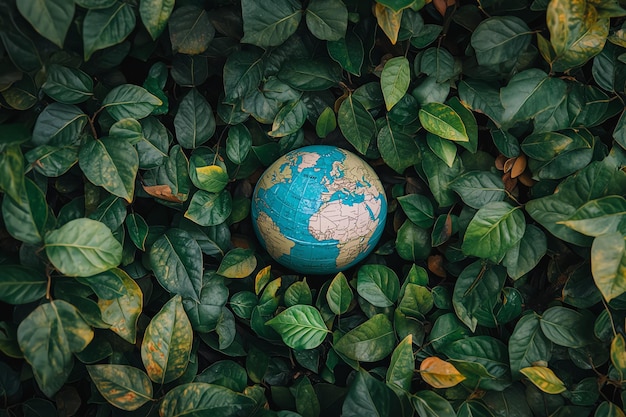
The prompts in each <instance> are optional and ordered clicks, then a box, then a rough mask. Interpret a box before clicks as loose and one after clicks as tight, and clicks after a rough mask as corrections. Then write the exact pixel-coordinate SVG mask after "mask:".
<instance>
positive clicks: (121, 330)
mask: <svg viewBox="0 0 626 417" xmlns="http://www.w3.org/2000/svg"><path fill="white" fill-rule="evenodd" d="M105 277H106V280H107V283H106V286H107V288H106V289H105V288H103V286H104V285H103V283H102V282H98V284H95V283H94V281H96V280H98V281H99V280H101V279H103V278H105ZM105 277H103V276H102V275H97V276H93V277H89V278H87V282H89V283H90V284H91V286H92V287H95V288H98V291H99V293H100V294H99V295H102V296H106V298H103V297H99V299H98V307H99V308H100V313H101V315H102V320H104V321H105V322H106V323H108V324H109V325H110V327H109V329H110V330H111V331H113V332H114V333H116V334H117V335H118V336H120V337H121V338H122V339H124V340H126V341H127V342H128V343H132V344H134V343H135V342H136V340H137V320H138V319H139V315H140V314H141V312H142V308H143V293H142V292H141V288H139V285H138V284H137V282H135V280H134V279H132V278H131V277H130V276H129V275H128V274H127V273H126V272H124V271H123V270H121V269H112V270H110V271H108V272H107V273H106V275H105ZM108 297H111V298H110V299H109V298H108Z"/></svg>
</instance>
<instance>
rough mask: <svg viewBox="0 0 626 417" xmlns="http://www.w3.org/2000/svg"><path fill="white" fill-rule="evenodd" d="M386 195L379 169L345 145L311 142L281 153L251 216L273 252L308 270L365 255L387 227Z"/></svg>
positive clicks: (332, 268)
mask: <svg viewBox="0 0 626 417" xmlns="http://www.w3.org/2000/svg"><path fill="white" fill-rule="evenodd" d="M386 216H387V199H386V197H385V191H384V189H383V186H382V184H381V182H380V180H379V179H378V176H377V175H376V172H375V171H374V170H373V169H372V167H371V166H370V165H368V164H367V163H366V162H365V161H363V160H362V159H361V158H359V157H358V156H356V155H355V154H353V153H352V152H349V151H347V150H345V149H341V148H338V147H335V146H328V145H311V146H305V147H303V148H299V149H295V150H293V151H291V152H288V153H287V154H285V155H283V156H282V157H280V158H279V159H278V160H276V161H275V162H274V163H273V164H272V165H271V166H269V167H268V168H267V170H266V171H265V172H264V173H263V175H261V177H260V178H259V180H258V182H257V184H256V187H255V189H254V193H253V196H252V224H253V227H254V230H255V233H256V235H257V237H258V238H259V241H260V242H261V244H262V245H263V247H264V248H265V249H266V250H267V252H268V253H269V254H270V256H271V257H272V258H274V259H275V260H276V261H278V262H279V263H281V264H282V265H284V266H286V267H288V268H290V269H292V270H294V271H297V272H300V273H306V274H330V273H336V272H338V271H342V270H345V269H347V268H349V267H351V266H353V265H355V264H357V263H358V262H360V261H361V260H363V259H364V258H365V257H366V256H367V255H368V254H369V253H370V252H371V251H372V249H374V247H375V246H376V244H377V242H378V240H379V239H380V236H381V235H382V232H383V229H384V227H385V219H386Z"/></svg>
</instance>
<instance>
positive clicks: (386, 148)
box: [376, 120, 420, 174]
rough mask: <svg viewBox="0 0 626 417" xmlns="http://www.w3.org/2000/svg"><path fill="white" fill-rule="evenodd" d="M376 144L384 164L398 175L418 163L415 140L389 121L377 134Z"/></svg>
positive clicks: (417, 150) (418, 156)
mask: <svg viewBox="0 0 626 417" xmlns="http://www.w3.org/2000/svg"><path fill="white" fill-rule="evenodd" d="M376 144H377V146H378V151H379V152H380V155H381V156H382V157H383V160H384V161H385V163H387V165H389V167H390V168H392V169H393V170H394V171H396V172H397V173H399V174H402V173H403V172H404V170H405V169H407V168H408V167H410V166H412V165H415V164H417V163H418V162H419V161H420V151H419V147H418V146H417V142H416V140H415V138H414V137H413V136H411V135H410V134H408V133H406V132H404V131H403V130H402V128H401V127H400V126H398V125H396V124H395V123H391V122H390V121H389V120H387V123H385V124H384V125H383V127H382V129H380V131H379V132H378V136H377V138H376Z"/></svg>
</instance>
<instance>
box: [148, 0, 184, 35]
mask: <svg viewBox="0 0 626 417" xmlns="http://www.w3.org/2000/svg"><path fill="white" fill-rule="evenodd" d="M174 2H175V0H142V2H141V3H139V15H140V16H141V21H142V22H143V25H144V26H145V27H146V29H147V30H148V33H150V37H151V38H152V39H153V40H156V39H157V38H158V37H159V35H160V34H161V32H163V30H164V29H165V26H167V21H168V20H169V18H170V14H171V13H172V10H173V9H174Z"/></svg>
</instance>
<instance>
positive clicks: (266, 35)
mask: <svg viewBox="0 0 626 417" xmlns="http://www.w3.org/2000/svg"><path fill="white" fill-rule="evenodd" d="M301 7H302V5H301V4H300V2H299V1H296V0H277V1H275V2H273V3H272V7H271V9H268V8H267V5H266V4H265V3H264V2H263V1H261V0H242V2H241V10H242V17H243V33H244V36H243V38H242V39H241V42H244V43H251V44H253V45H257V46H260V47H262V48H265V47H268V46H278V45H280V44H282V43H283V42H285V41H286V40H287V38H289V37H290V36H291V35H292V34H293V33H294V32H295V31H296V29H297V28H298V25H299V24H300V19H301V18H302V10H301V9H300V8H301Z"/></svg>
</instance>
